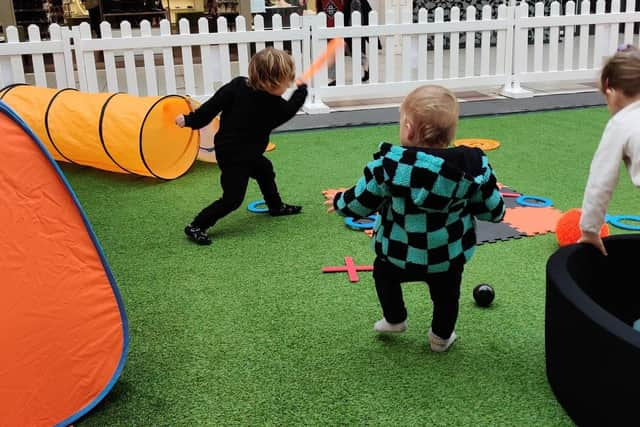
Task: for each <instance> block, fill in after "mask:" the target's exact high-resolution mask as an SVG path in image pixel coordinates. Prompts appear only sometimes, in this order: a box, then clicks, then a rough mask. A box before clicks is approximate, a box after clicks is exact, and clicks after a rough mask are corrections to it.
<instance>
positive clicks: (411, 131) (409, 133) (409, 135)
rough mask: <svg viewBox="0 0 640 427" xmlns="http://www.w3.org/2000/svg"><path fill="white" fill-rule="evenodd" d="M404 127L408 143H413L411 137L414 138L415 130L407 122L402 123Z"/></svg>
mask: <svg viewBox="0 0 640 427" xmlns="http://www.w3.org/2000/svg"><path fill="white" fill-rule="evenodd" d="M404 125H405V127H406V128H407V138H408V139H409V141H413V137H414V136H415V133H416V131H415V129H414V127H413V125H412V124H411V122H410V121H409V120H406V121H405V122H404Z"/></svg>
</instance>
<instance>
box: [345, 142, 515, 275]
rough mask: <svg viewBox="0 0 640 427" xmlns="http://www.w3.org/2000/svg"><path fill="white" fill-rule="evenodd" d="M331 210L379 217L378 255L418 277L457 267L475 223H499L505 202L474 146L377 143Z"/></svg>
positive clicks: (471, 242)
mask: <svg viewBox="0 0 640 427" xmlns="http://www.w3.org/2000/svg"><path fill="white" fill-rule="evenodd" d="M373 159H374V160H373V161H371V162H369V163H368V164H367V166H366V167H365V169H364V175H363V176H362V177H361V178H360V179H359V180H358V182H357V183H356V185H355V186H353V187H351V188H350V189H348V190H346V191H344V192H343V193H338V194H337V195H336V197H335V198H334V202H333V204H334V208H335V210H336V211H337V212H338V213H339V214H341V215H343V216H348V217H354V218H361V217H366V216H369V215H371V214H372V213H374V212H378V217H377V220H376V223H375V226H374V239H373V247H374V250H375V252H376V254H377V255H378V256H381V257H384V258H386V259H387V260H388V261H389V262H391V263H392V264H394V265H396V266H398V267H400V268H402V269H405V270H413V271H420V272H425V273H437V272H444V271H448V270H450V269H452V268H454V267H457V268H461V267H462V266H463V265H464V263H466V262H467V261H468V260H469V259H470V258H471V256H472V255H473V252H474V250H475V246H476V233H475V226H474V223H475V221H474V218H477V219H481V220H486V221H492V222H500V221H501V220H502V218H503V217H504V211H505V207H504V200H503V199H502V196H501V195H500V191H499V189H498V185H497V181H496V177H495V175H494V173H493V170H492V168H491V166H490V165H489V160H488V158H487V156H486V155H485V154H484V153H483V152H482V150H480V149H479V148H469V147H452V148H446V149H437V148H417V147H401V146H396V145H391V144H389V143H386V142H383V143H381V144H380V151H379V152H378V153H376V154H374V156H373Z"/></svg>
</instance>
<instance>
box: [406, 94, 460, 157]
mask: <svg viewBox="0 0 640 427" xmlns="http://www.w3.org/2000/svg"><path fill="white" fill-rule="evenodd" d="M400 110H401V111H402V112H403V113H404V114H405V115H406V117H407V119H408V120H409V121H410V122H411V126H412V127H413V134H414V137H413V138H412V139H413V142H415V143H416V144H418V145H421V146H437V147H446V146H448V145H449V144H450V143H451V141H452V140H453V138H454V136H455V134H456V128H457V126H458V113H459V111H460V109H459V107H458V100H457V99H456V97H455V95H454V94H453V93H451V91H449V90H448V89H446V88H444V87H442V86H433V85H427V86H420V87H419V88H417V89H414V90H413V91H412V92H411V93H410V94H409V95H407V97H406V98H405V99H404V101H403V102H402V105H401V106H400Z"/></svg>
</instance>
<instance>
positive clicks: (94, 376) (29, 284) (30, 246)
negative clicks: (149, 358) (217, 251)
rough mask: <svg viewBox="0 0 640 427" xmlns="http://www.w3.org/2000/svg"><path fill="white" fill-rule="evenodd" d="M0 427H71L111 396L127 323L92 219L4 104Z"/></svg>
mask: <svg viewBox="0 0 640 427" xmlns="http://www.w3.org/2000/svg"><path fill="white" fill-rule="evenodd" d="M0 158H2V163H1V164H0V194H2V197H0V236H2V238H1V239H0V285H1V286H0V288H1V289H2V297H1V298H0V349H1V350H0V426H30V427H39V426H47V427H50V426H68V425H69V424H71V423H72V422H74V421H75V420H77V419H78V418H80V417H81V416H82V415H84V414H86V413H87V412H88V411H89V410H91V409H92V408H93V407H94V406H95V405H96V404H97V403H98V402H100V400H102V398H103V397H104V396H105V395H106V394H107V393H108V392H109V390H111V388H112V387H113V385H114V383H115V381H116V380H117V378H118V376H119V375H120V372H121V371H122V368H123V365H124V361H125V359H126V353H127V348H128V332H127V320H126V314H125V312H124V307H123V305H122V301H121V299H120V295H119V293H118V289H117V287H116V284H115V281H114V279H113V275H112V274H111V271H110V270H109V267H108V264H107V263H106V260H105V258H104V254H103V253H102V250H101V249H100V246H99V244H98V241H97V239H96V237H95V235H94V233H93V231H92V230H91V226H90V225H89V222H88V219H87V218H86V216H85V214H84V211H83V210H82V208H81V207H80V204H79V202H78V200H77V198H76V196H75V194H74V193H73V192H72V190H71V187H69V185H68V183H67V181H66V180H65V178H64V176H63V175H62V173H61V172H60V169H58V167H57V165H56V163H55V161H54V160H53V158H52V157H50V156H49V154H47V151H46V149H45V147H44V146H42V145H41V143H40V142H39V141H38V140H37V138H35V136H34V134H33V132H32V130H31V129H29V128H28V127H27V125H26V124H25V123H24V122H23V121H22V120H21V119H20V118H19V117H17V116H16V115H15V113H13V111H11V110H10V109H8V108H7V107H6V106H5V104H3V103H2V102H0Z"/></svg>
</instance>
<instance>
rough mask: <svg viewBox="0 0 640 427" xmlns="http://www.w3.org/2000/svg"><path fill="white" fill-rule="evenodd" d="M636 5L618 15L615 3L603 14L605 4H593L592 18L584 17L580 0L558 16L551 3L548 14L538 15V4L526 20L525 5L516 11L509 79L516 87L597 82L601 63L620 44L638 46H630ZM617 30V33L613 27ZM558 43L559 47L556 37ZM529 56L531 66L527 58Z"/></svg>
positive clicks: (586, 6)
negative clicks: (545, 36) (591, 31)
mask: <svg viewBox="0 0 640 427" xmlns="http://www.w3.org/2000/svg"><path fill="white" fill-rule="evenodd" d="M636 1H638V0H627V1H626V10H625V11H624V12H621V11H620V0H612V1H611V11H610V12H609V13H605V2H604V1H602V0H600V1H598V2H597V3H596V10H595V13H594V14H590V8H591V2H590V1H589V0H584V1H582V3H581V4H580V11H579V14H577V13H578V11H576V4H575V3H574V2H572V1H570V2H568V3H566V5H565V11H564V14H563V15H561V14H560V4H559V3H557V2H554V3H552V4H551V7H550V14H549V15H548V16H545V15H544V8H543V4H542V3H537V4H536V6H535V12H534V16H532V17H530V16H528V15H529V8H528V7H527V5H526V4H521V5H519V6H517V7H516V18H515V29H514V31H515V58H514V59H515V61H514V79H516V80H517V81H519V82H520V83H524V82H536V81H560V80H574V81H580V80H582V81H586V80H595V79H597V76H598V72H599V70H600V68H601V67H602V64H603V61H604V58H606V57H607V56H610V55H612V54H613V53H614V52H615V51H616V48H617V47H618V46H619V45H620V44H623V43H624V44H634V45H638V44H640V42H639V41H638V40H635V41H634V38H635V36H634V33H633V27H634V23H636V24H637V23H638V22H640V12H636V11H635V9H636ZM621 24H622V25H623V27H622V28H623V32H622V33H620V31H619V26H620V25H621ZM590 25H595V34H594V35H593V36H590V35H589V26H590ZM545 29H548V34H549V39H548V44H547V46H548V49H547V55H546V56H545V55H544V54H543V46H545V45H544V44H543V31H544V30H545ZM530 30H533V32H534V43H533V45H530V44H529V43H528V42H527V34H528V32H529V31H530ZM561 31H562V32H563V35H564V37H563V40H562V42H560V40H559V39H560V32H561ZM531 56H533V61H532V64H530V63H529V62H528V59H529V58H530V57H531Z"/></svg>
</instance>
